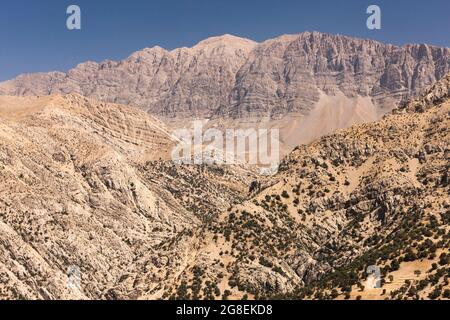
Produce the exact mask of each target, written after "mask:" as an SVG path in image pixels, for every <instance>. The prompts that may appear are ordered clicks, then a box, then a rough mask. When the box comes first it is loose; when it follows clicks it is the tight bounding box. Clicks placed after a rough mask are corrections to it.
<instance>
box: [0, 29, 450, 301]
mask: <svg viewBox="0 0 450 320" xmlns="http://www.w3.org/2000/svg"><path fill="white" fill-rule="evenodd" d="M449 62H450V60H449V49H447V48H437V47H432V46H428V45H407V46H404V47H396V46H392V45H385V44H381V43H378V42H375V41H371V40H360V39H354V38H349V37H345V36H339V35H336V36H334V35H327V34H320V33H316V32H314V33H303V34H299V35H289V36H282V37H279V38H276V39H273V40H268V41H266V42H263V43H261V44H258V43H255V42H253V41H250V40H246V39H240V38H236V37H233V36H222V37H218V38H211V39H208V40H205V41H203V42H201V43H200V44H198V45H197V46H195V47H193V48H182V49H176V50H173V51H167V50H164V49H162V48H152V49H145V50H143V51H140V52H137V53H135V54H133V55H132V56H131V57H130V58H128V59H126V60H124V61H122V62H112V61H107V62H102V63H100V64H97V63H84V64H81V65H79V66H78V67H76V68H75V69H73V70H71V71H69V72H68V73H67V74H64V73H58V72H57V73H49V74H31V75H23V76H19V77H18V78H16V79H14V80H11V81H7V82H5V83H2V84H0V93H1V95H0V231H1V232H0V298H4V299H265V298H281V299H450V285H449V281H448V279H449V276H450V268H449V265H450V252H449V247H450V230H449V222H450V203H449V200H448V199H449V195H450V189H449V181H450V180H449V175H450V164H449V159H450V148H449V144H448V141H450V136H449V135H450V132H449V128H450V100H449V99H450V73H449V71H450V70H449V66H450V64H449ZM197 118H203V119H208V120H209V123H210V125H211V126H216V127H218V128H228V127H233V126H236V127H245V126H248V127H252V126H255V125H256V126H263V127H264V126H265V127H280V128H281V129H282V133H283V136H282V139H284V143H285V147H286V148H285V149H284V155H285V156H284V157H283V159H282V161H281V163H280V164H279V166H278V172H277V173H275V174H274V175H272V176H266V175H261V174H260V171H259V168H257V167H252V166H249V165H245V164H233V165H223V164H217V163H211V164H199V165H194V164H192V165H179V164H176V163H174V162H173V161H172V159H171V150H172V149H173V148H174V146H175V145H176V143H177V141H175V140H174V138H173V136H172V130H173V129H174V128H177V127H178V128H179V127H180V126H183V125H186V124H187V123H188V122H189V121H191V120H192V119H197ZM305 136H306V137H305ZM74 270H75V271H76V272H75V273H74ZM368 270H378V271H379V275H380V285H379V286H371V285H370V283H371V282H370V281H371V280H373V279H372V277H373V275H371V274H370V273H369V272H368ZM74 274H75V275H76V274H78V276H77V277H76V278H73V275H74ZM372 282H373V281H372ZM68 284H72V285H68Z"/></svg>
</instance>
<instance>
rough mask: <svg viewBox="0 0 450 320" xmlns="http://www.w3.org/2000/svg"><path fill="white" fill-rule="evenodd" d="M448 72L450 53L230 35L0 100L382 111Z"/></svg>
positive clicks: (244, 111) (8, 87) (37, 77)
mask: <svg viewBox="0 0 450 320" xmlns="http://www.w3.org/2000/svg"><path fill="white" fill-rule="evenodd" d="M448 71H450V49H448V48H438V47H433V46H428V45H406V46H404V47H397V46H393V45H386V44H382V43H379V42H376V41H371V40H362V39H355V38H350V37H346V36H340V35H329V34H322V33H318V32H313V33H310V32H305V33H301V34H298V35H286V36H281V37H278V38H275V39H272V40H268V41H265V42H263V43H261V44H257V43H255V42H253V41H251V40H247V39H242V38H238V37H234V36H230V35H225V36H221V37H215V38H210V39H207V40H205V41H202V42H200V43H199V44H198V45H196V46H194V47H192V48H181V49H176V50H173V51H167V50H164V49H162V48H160V47H154V48H151V49H144V50H142V51H139V52H136V53H134V54H132V55H131V56H130V57H129V58H127V59H125V60H123V61H119V62H115V61H104V62H102V63H94V62H87V63H82V64H80V65H78V66H77V67H76V68H74V69H72V70H70V71H69V72H68V73H67V74H65V73H60V72H53V73H47V74H31V75H22V76H19V77H18V78H16V79H14V80H11V81H7V82H5V83H2V84H0V93H1V94H8V95H47V94H52V93H63V94H67V93H72V92H75V93H79V94H82V95H85V96H88V97H92V98H96V99H99V100H103V101H107V102H117V103H123V104H129V105H133V106H137V107H140V108H143V109H144V110H146V111H150V112H151V113H154V114H157V115H161V116H164V117H177V118H185V117H197V116H198V117H206V118H210V117H232V118H248V117H256V118H261V117H266V116H270V117H271V118H278V117H280V116H283V115H286V114H288V113H297V112H298V113H301V114H308V113H309V111H310V110H312V109H313V108H314V107H315V105H316V103H317V102H318V101H319V99H320V95H321V93H325V94H327V95H331V96H334V95H336V94H340V93H343V94H344V95H345V96H346V97H347V98H353V97H358V96H361V97H370V98H373V101H374V104H375V105H376V106H377V107H378V108H379V109H380V113H384V112H386V111H387V110H389V109H390V108H391V107H392V106H393V105H395V103H397V102H399V101H401V100H402V99H406V98H408V97H411V96H414V95H416V94H417V93H418V92H419V91H420V90H422V89H424V88H425V87H426V86H428V85H430V84H432V83H433V82H435V81H436V80H438V79H440V78H441V77H442V76H443V75H444V74H445V73H447V72H448Z"/></svg>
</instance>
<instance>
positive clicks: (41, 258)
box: [0, 94, 254, 299]
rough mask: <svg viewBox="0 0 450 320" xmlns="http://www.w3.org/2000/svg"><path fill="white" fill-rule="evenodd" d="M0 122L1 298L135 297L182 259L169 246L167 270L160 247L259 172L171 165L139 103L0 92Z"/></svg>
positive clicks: (157, 126) (163, 137) (236, 197)
mask: <svg viewBox="0 0 450 320" xmlns="http://www.w3.org/2000/svg"><path fill="white" fill-rule="evenodd" d="M0 119H1V122H0V230H1V232H0V234H1V235H0V298H8V299H55V298H58V299H108V298H109V299H111V298H138V297H140V296H141V295H142V294H143V293H144V292H145V291H146V290H150V289H151V288H152V287H153V286H156V285H159V284H160V283H161V282H162V279H164V277H165V276H166V273H168V274H170V273H172V272H176V270H177V268H180V267H181V266H178V265H177V264H179V263H183V262H184V260H183V259H181V258H180V260H178V261H173V260H172V257H174V256H175V253H170V252H169V253H167V256H168V257H170V260H168V261H166V262H165V263H169V262H170V263H173V265H171V268H170V269H168V268H163V267H164V266H165V264H164V263H163V262H162V261H165V259H168V258H167V256H164V254H163V251H161V250H159V249H158V246H159V245H160V244H161V243H167V242H170V241H175V239H177V238H178V237H182V235H183V234H189V232H190V230H192V229H196V228H199V227H200V226H201V225H202V223H204V222H205V221H208V220H210V218H211V217H212V216H214V215H215V214H217V212H218V211H219V210H220V209H221V208H223V207H226V206H229V205H231V204H233V203H236V202H239V201H242V199H243V197H244V196H245V195H246V194H247V191H248V185H249V184H250V182H251V181H253V180H254V178H253V176H254V174H253V173H252V172H251V171H248V170H244V169H241V168H234V167H227V168H217V167H215V166H209V167H202V166H199V167H193V166H192V167H189V166H183V167H175V165H174V164H172V162H171V161H168V159H170V158H169V155H170V149H171V148H172V147H173V145H174V142H173V141H172V140H171V137H170V135H169V134H168V133H167V131H166V129H165V127H164V125H163V124H162V123H161V122H159V121H158V120H156V119H155V118H152V117H151V116H149V115H148V114H146V113H145V112H142V111H139V110H138V109H136V108H131V107H125V106H121V105H111V104H105V103H100V102H95V101H92V100H88V99H86V98H84V97H81V96H78V95H73V94H72V95H68V96H64V97H62V96H49V97H40V98H35V97H32V98H31V97H29V98H18V97H0ZM189 251H190V248H188V247H186V252H183V251H182V250H181V249H179V250H177V252H176V254H179V255H180V256H182V257H183V254H188V253H189ZM153 265H156V266H159V269H158V272H156V273H151V272H150V270H151V268H152V266H153ZM69 270H78V272H79V274H80V276H81V280H80V281H81V283H82V286H81V287H80V288H78V287H76V288H75V289H74V288H72V287H70V286H68V281H69V280H70V278H69V276H70V272H69ZM139 279H143V280H142V281H139ZM141 282H142V285H141V284H140V283H141ZM116 287H117V288H119V289H116Z"/></svg>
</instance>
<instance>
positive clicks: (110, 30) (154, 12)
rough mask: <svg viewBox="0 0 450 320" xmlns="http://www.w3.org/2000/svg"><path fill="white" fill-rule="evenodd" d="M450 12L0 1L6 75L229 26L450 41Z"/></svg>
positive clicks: (263, 33) (258, 3)
mask: <svg viewBox="0 0 450 320" xmlns="http://www.w3.org/2000/svg"><path fill="white" fill-rule="evenodd" d="M70 4H77V5H79V6H80V7H81V9H82V30H81V31H68V30H67V29H66V18H67V15H66V8H67V6H68V5H70ZM370 4H378V5H379V6H380V7H381V9H382V27H383V28H382V30H379V31H370V30H368V29H367V28H366V18H367V15H366V8H367V7H368V5H370ZM449 12H450V1H449V0H409V1H407V0H378V1H377V0H369V1H367V0H271V1H269V0H70V1H66V0H0V80H5V79H10V78H12V77H14V76H16V75H17V74H20V73H28V72H36V71H51V70H60V71H67V70H68V69H70V68H72V67H73V66H75V65H76V64H78V63H80V62H83V61H86V60H94V61H101V60H104V59H114V60H117V59H123V58H126V57H127V56H129V55H130V54H131V53H132V52H134V51H137V50H139V49H142V48H144V47H151V46H154V45H160V46H162V47H164V48H167V49H171V48H175V47H180V46H191V45H193V44H195V43H197V42H198V41H199V40H202V39H204V38H207V37H209V36H213V35H220V34H224V33H230V34H234V35H238V36H243V37H248V38H251V39H254V40H257V41H262V40H265V39H268V38H272V37H276V36H278V35H281V34H285V33H299V32H303V31H321V32H329V33H340V34H346V35H352V36H358V37H364V38H372V39H376V40H381V41H383V42H389V43H394V44H400V45H402V44H405V43H412V42H420V43H422V42H425V43H430V44H435V45H440V46H446V47H450V18H449Z"/></svg>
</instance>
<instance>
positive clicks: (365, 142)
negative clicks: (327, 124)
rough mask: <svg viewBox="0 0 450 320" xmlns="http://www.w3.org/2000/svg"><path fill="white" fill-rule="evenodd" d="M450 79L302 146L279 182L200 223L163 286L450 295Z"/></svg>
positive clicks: (224, 294)
mask: <svg viewBox="0 0 450 320" xmlns="http://www.w3.org/2000/svg"><path fill="white" fill-rule="evenodd" d="M449 85H450V75H448V76H447V77H446V78H445V79H443V80H442V81H441V82H440V83H438V84H436V85H435V86H433V87H432V88H430V89H429V90H428V91H427V92H426V94H425V95H424V96H423V97H422V98H420V99H417V100H415V101H413V102H411V103H410V104H407V106H410V105H412V106H414V107H413V108H410V107H402V108H399V109H398V110H396V111H395V113H394V114H392V115H389V116H386V117H385V118H384V119H383V120H381V121H379V122H376V123H372V124H364V125H359V126H354V127H352V128H350V129H347V130H343V131H340V132H338V133H336V134H334V135H331V136H327V137H324V138H322V139H321V140H319V141H317V142H315V143H312V144H310V145H307V146H301V147H299V148H297V149H296V150H295V151H293V152H292V153H291V154H290V155H289V156H288V157H286V159H285V160H284V162H283V164H282V165H281V167H280V170H281V172H280V173H279V174H278V175H277V176H276V177H275V178H274V181H273V184H272V186H270V187H267V188H264V187H263V188H262V189H259V188H258V189H257V190H256V191H255V192H256V193H255V194H254V195H252V196H251V197H250V198H249V199H248V200H247V201H245V202H243V203H240V204H238V205H235V206H232V207H231V208H229V209H228V210H226V211H224V212H222V213H221V214H220V215H219V218H218V219H217V220H214V221H212V222H210V223H208V224H207V225H206V226H205V227H204V228H203V229H202V230H199V231H197V233H196V236H195V237H194V239H197V240H196V245H197V246H198V247H199V249H198V256H197V258H196V259H195V260H193V261H192V262H191V264H190V266H188V267H187V268H186V269H185V271H184V272H183V273H182V274H181V275H180V276H179V278H178V281H176V286H175V287H169V289H168V290H167V291H166V293H165V296H164V297H166V298H168V297H170V298H177V299H179V298H191V299H199V298H200V299H201V298H206V299H213V298H233V299H242V298H243V299H249V298H250V299H251V298H256V299H263V298H274V297H275V298H288V299H305V298H306V299H343V298H346V299H405V298H406V299H422V298H423V299H449V298H450V285H449V281H448V279H449V277H450V253H449V248H450V230H449V218H450V203H449V193H450V189H449V178H448V177H449V173H450V172H449V170H450V166H449V163H450V162H449V152H450V149H449V144H448V143H449V141H450V139H449V138H450V137H449V127H450V101H449V100H448V99H447V98H446V97H448V93H449V89H450V87H449ZM418 105H421V106H422V107H421V108H417V106H418ZM191 241H192V240H191ZM371 266H375V267H376V268H378V270H379V271H380V277H381V278H380V280H381V283H380V286H381V287H380V288H373V287H372V286H370V285H368V284H367V281H371V277H372V276H370V274H368V268H373V267H371Z"/></svg>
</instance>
